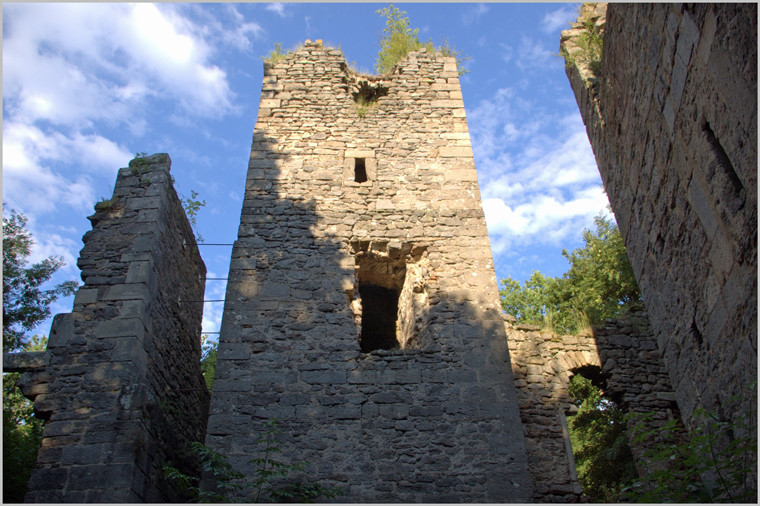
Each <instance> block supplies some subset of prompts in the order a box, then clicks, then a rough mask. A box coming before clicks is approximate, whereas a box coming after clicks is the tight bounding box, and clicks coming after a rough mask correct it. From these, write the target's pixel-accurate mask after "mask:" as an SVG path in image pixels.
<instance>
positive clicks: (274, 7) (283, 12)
mask: <svg viewBox="0 0 760 506" xmlns="http://www.w3.org/2000/svg"><path fill="white" fill-rule="evenodd" d="M266 10H268V11H269V12H274V13H275V14H277V15H278V16H280V17H281V18H284V17H286V16H289V15H290V12H289V11H288V10H287V6H286V5H285V4H281V3H272V4H267V6H266Z"/></svg>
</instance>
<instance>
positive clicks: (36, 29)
mask: <svg viewBox="0 0 760 506" xmlns="http://www.w3.org/2000/svg"><path fill="white" fill-rule="evenodd" d="M4 14H5V25H6V29H5V30H4V32H5V33H4V38H3V86H4V100H5V101H7V103H8V105H9V107H8V110H9V112H10V113H11V115H12V116H13V117H14V118H15V119H18V120H25V121H37V120H48V121H51V122H53V123H54V124H56V125H65V126H70V127H75V128H86V127H90V126H92V124H93V122H95V121H100V120H104V121H108V122H110V123H123V122H129V121H130V120H131V119H132V118H135V117H139V116H140V113H139V109H140V106H141V105H142V103H143V101H144V100H145V99H146V98H148V97H151V96H157V95H160V96H161V97H163V98H166V99H168V101H170V102H172V101H173V102H174V103H175V104H176V105H177V106H179V107H180V108H182V109H183V110H184V112H186V113H189V114H191V115H200V116H218V115H220V114H224V113H225V112H228V111H229V110H230V109H231V101H232V98H233V97H232V94H231V91H230V89H229V86H228V84H227V80H226V75H225V73H224V71H222V70H221V69H220V68H219V67H217V66H215V65H213V64H211V63H209V60H210V56H211V54H212V52H213V48H212V47H211V46H210V45H209V44H208V43H207V42H206V41H205V40H204V39H203V37H202V33H203V31H204V29H203V27H201V26H196V25H195V24H193V23H192V22H191V21H190V20H189V19H187V18H184V17H182V16H181V15H179V14H178V13H177V10H176V9H174V8H172V7H171V6H169V5H162V6H161V8H159V7H157V6H155V5H152V4H86V5H85V4H36V5H35V4H16V5H8V6H6V7H5V10H4ZM251 29H252V28H251Z"/></svg>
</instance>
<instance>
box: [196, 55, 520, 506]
mask: <svg viewBox="0 0 760 506" xmlns="http://www.w3.org/2000/svg"><path fill="white" fill-rule="evenodd" d="M272 418H276V419H278V420H279V423H280V427H281V429H282V438H283V442H282V450H283V454H284V456H285V460H288V459H290V460H292V461H296V460H306V461H308V462H310V463H311V464H312V467H311V468H310V469H309V472H308V478H309V479H312V480H319V481H320V483H322V484H327V485H332V486H339V487H342V488H343V489H344V491H345V493H346V494H345V495H344V496H342V497H341V500H346V501H349V502H384V501H393V502H396V501H401V502H417V501H424V502H471V501H492V502H493V501H495V502H503V501H518V502H524V501H527V500H529V499H530V497H531V494H532V486H531V478H530V475H529V472H528V469H527V462H526V454H525V443H524V439H523V430H522V425H521V422H520V417H519V413H518V410H517V402H516V396H515V390H514V387H513V385H512V375H511V371H510V367H509V352H508V349H507V341H506V335H505V328H504V324H503V321H502V318H501V309H500V304H499V296H498V292H497V286H496V279H495V275H494V269H493V264H492V256H491V249H490V244H489V240H488V234H487V230H486V224H485V219H484V215H483V210H482V207H481V201H480V193H479V190H478V182H477V175H476V172H475V166H474V162H473V156H472V150H471V147H470V139H469V134H468V130H467V122H466V118H465V111H464V105H463V102H462V95H461V91H460V86H459V80H458V73H457V67H456V63H455V60H454V58H448V57H442V56H440V55H434V54H430V53H427V52H425V51H424V50H421V51H419V52H415V53H411V54H410V55H409V56H408V57H407V58H406V59H405V60H404V61H402V62H401V63H399V64H398V65H397V67H396V68H395V69H394V70H393V71H392V72H390V73H388V74H385V75H382V76H367V75H361V74H357V73H355V72H353V71H352V70H350V69H349V68H348V67H347V65H346V63H345V60H344V58H343V55H342V53H341V52H340V51H339V50H335V49H330V48H326V47H323V46H322V44H321V42H320V41H317V42H309V41H307V42H306V44H305V46H304V47H303V48H302V49H301V50H298V51H296V52H294V53H291V54H289V55H288V56H286V57H285V58H284V59H283V60H281V61H279V62H278V63H276V64H270V63H266V64H265V71H264V82H263V86H262V92H261V105H260V108H259V117H258V121H257V123H256V127H255V130H254V134H253V146H252V150H251V158H250V163H249V168H248V177H247V180H246V191H245V200H244V203H243V209H242V214H241V221H240V229H239V232H238V238H237V240H236V242H235V244H234V248H233V252H232V262H231V265H230V273H229V282H228V286H227V295H226V302H225V308H224V316H223V321H222V328H221V336H220V341H219V355H218V361H217V365H216V377H215V381H214V392H213V397H212V401H211V408H210V416H209V423H208V432H207V436H206V444H207V445H208V446H210V447H211V448H213V449H214V450H216V451H219V452H221V453H222V454H224V455H226V456H228V457H229V458H230V461H231V463H232V464H233V465H235V466H236V467H238V468H239V469H241V470H244V472H252V471H253V469H252V465H251V464H249V463H248V461H249V460H250V459H251V458H253V457H254V456H256V455H255V446H256V445H255V440H256V438H257V437H258V434H259V433H260V431H261V429H262V425H263V424H264V423H265V422H267V420H269V419H272Z"/></svg>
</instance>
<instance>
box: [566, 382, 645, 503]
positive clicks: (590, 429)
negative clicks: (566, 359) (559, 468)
mask: <svg viewBox="0 0 760 506" xmlns="http://www.w3.org/2000/svg"><path fill="white" fill-rule="evenodd" d="M569 392H570V396H571V397H572V398H573V399H575V401H576V405H577V406H578V413H577V414H576V415H575V416H573V417H571V418H569V419H568V429H569V432H570V441H571V443H572V446H573V455H574V457H575V464H576V469H577V471H578V481H579V482H580V483H581V486H582V487H583V492H584V494H586V495H587V496H589V497H590V498H591V500H592V501H594V502H615V501H616V500H617V498H618V497H619V495H620V490H621V489H622V488H623V486H625V485H626V484H628V483H630V482H631V481H632V480H634V479H635V478H636V468H635V466H634V462H633V455H632V454H631V449H630V447H629V446H628V433H627V431H626V422H625V418H624V415H623V412H622V411H621V410H620V408H618V407H617V406H616V405H615V404H614V403H613V402H611V401H609V400H607V399H605V398H603V397H602V391H601V390H600V389H599V388H597V387H595V386H594V385H592V383H591V381H590V380H588V379H586V378H584V377H583V376H581V375H579V374H576V375H575V376H573V377H572V379H571V380H570V386H569Z"/></svg>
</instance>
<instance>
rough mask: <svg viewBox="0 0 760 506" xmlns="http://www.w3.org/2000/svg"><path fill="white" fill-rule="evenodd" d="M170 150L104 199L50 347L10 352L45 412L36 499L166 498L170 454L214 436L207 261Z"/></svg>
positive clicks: (132, 171) (31, 498)
mask: <svg viewBox="0 0 760 506" xmlns="http://www.w3.org/2000/svg"><path fill="white" fill-rule="evenodd" d="M170 166H171V160H170V159H169V156H168V155H165V154H159V155H153V156H151V157H146V158H141V159H137V160H133V161H132V162H131V163H130V167H129V168H124V169H121V170H120V171H119V175H118V178H117V180H116V186H115V189H114V194H113V198H112V199H111V200H109V201H105V202H101V203H99V204H97V205H96V213H95V214H94V215H93V216H91V217H90V221H91V222H92V226H93V229H92V231H90V232H88V233H87V234H85V236H84V238H83V240H84V243H85V245H84V248H83V249H82V251H81V253H80V256H79V261H78V262H77V264H78V266H79V267H80V269H81V270H82V274H81V275H82V280H83V281H84V285H83V286H81V287H80V288H79V290H78V291H77V293H76V297H75V299H74V308H73V310H72V312H71V313H65V314H59V315H57V316H56V317H55V319H54V321H53V325H52V328H51V331H50V336H49V342H48V347H47V350H46V351H44V352H38V353H24V354H6V355H5V356H4V369H5V370H6V371H12V370H16V371H24V374H23V375H22V377H21V381H20V384H21V386H22V391H23V392H24V394H25V395H26V396H27V397H29V398H30V399H32V400H33V401H34V409H35V413H36V415H37V416H40V417H42V418H43V419H44V420H46V421H45V425H44V432H43V440H42V446H41V448H40V450H39V453H38V457H37V468H36V469H34V470H33V472H32V476H31V478H30V480H29V485H28V487H29V492H28V493H27V496H26V499H25V500H26V501H27V502H127V503H130V502H167V501H172V500H176V499H181V498H182V497H181V496H179V495H177V494H176V493H175V492H174V491H172V490H171V489H169V488H167V486H166V484H165V483H162V482H161V480H160V477H161V468H162V466H163V465H164V464H169V465H173V466H175V467H178V468H180V469H181V470H183V471H184V472H187V473H195V474H196V475H197V474H199V469H198V468H197V463H194V462H193V461H192V460H187V458H186V455H185V453H184V452H185V450H186V448H187V444H188V443H189V442H191V441H203V437H204V434H205V428H206V419H207V415H208V402H209V393H208V390H207V388H206V385H205V382H204V380H203V377H202V375H201V371H200V330H201V328H200V327H201V315H202V302H201V301H202V300H203V292H204V285H205V277H206V269H205V266H204V264H203V261H202V260H201V257H200V255H199V253H198V249H197V246H196V244H195V238H194V236H193V231H192V229H191V227H190V225H189V223H188V221H187V217H186V216H185V212H184V210H183V208H182V205H181V204H180V201H179V199H178V198H177V195H176V193H175V191H174V189H173V187H172V183H171V176H170V173H169V169H170Z"/></svg>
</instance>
